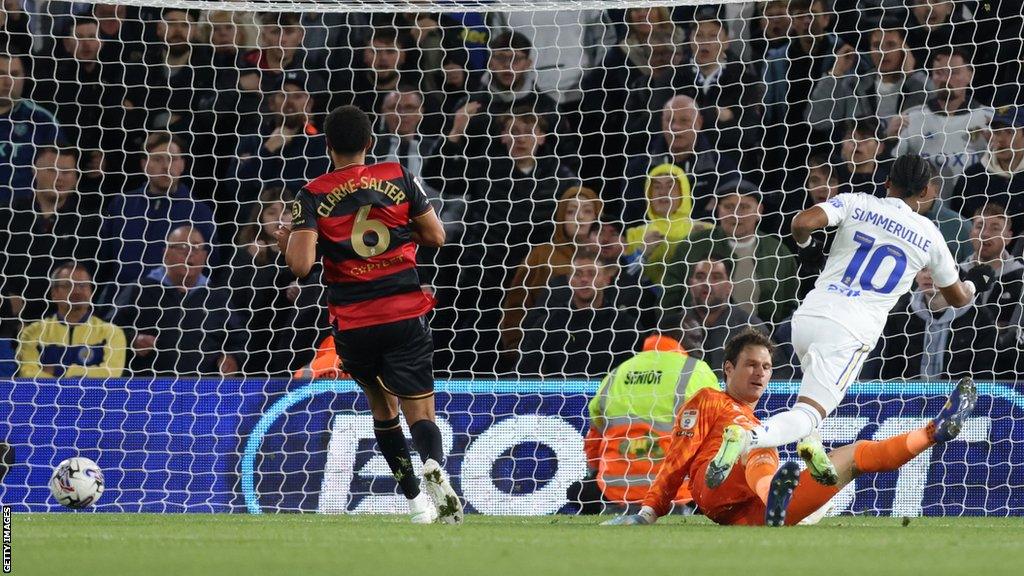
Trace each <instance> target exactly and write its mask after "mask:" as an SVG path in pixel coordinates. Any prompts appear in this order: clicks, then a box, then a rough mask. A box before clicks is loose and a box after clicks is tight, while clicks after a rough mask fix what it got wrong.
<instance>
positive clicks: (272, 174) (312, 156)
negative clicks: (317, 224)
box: [218, 71, 330, 223]
mask: <svg viewBox="0 0 1024 576" xmlns="http://www.w3.org/2000/svg"><path fill="white" fill-rule="evenodd" d="M322 89H323V84H322V83H321V82H320V79H319V77H317V76H313V75H310V74H307V73H306V72H297V71H290V72H287V73H286V74H284V77H283V83H282V85H281V86H280V88H279V90H278V91H277V92H276V93H275V94H274V95H273V96H272V97H271V98H269V102H268V106H269V114H268V117H267V119H266V122H264V125H263V127H262V129H261V130H260V135H258V136H257V135H250V136H243V137H242V138H240V139H239V143H238V161H237V162H235V163H233V165H232V166H230V167H229V168H228V177H229V178H230V182H229V184H228V186H227V188H228V191H227V193H226V194H225V195H224V196H223V197H222V198H221V202H220V203H219V205H218V208H220V209H221V210H220V214H219V215H218V216H219V220H220V221H221V222H224V223H230V222H235V221H236V220H237V209H238V206H237V205H231V203H232V202H237V203H241V204H246V203H249V202H254V201H255V200H256V199H257V197H258V196H259V192H260V189H261V188H262V187H263V186H280V187H282V188H284V189H285V190H287V191H289V192H291V193H292V194H295V193H297V192H298V191H299V190H300V189H301V188H302V187H303V186H305V185H306V183H307V182H309V181H310V180H312V179H314V178H316V177H318V176H320V175H322V174H324V173H325V172H328V171H330V161H329V159H328V158H327V140H326V139H325V138H324V136H323V134H321V133H320V130H319V129H318V128H317V126H316V124H315V123H314V122H313V115H314V113H315V112H316V108H315V101H314V99H313V96H312V95H313V94H316V93H317V92H319V91H321V90H322ZM235 186H237V188H235ZM225 204H227V205H225ZM232 212H234V213H232Z"/></svg>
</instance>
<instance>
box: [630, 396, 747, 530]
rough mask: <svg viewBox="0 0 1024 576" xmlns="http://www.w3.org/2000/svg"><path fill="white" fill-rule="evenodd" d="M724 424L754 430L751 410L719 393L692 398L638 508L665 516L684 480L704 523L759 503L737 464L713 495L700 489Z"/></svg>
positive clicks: (678, 418)
mask: <svg viewBox="0 0 1024 576" xmlns="http://www.w3.org/2000/svg"><path fill="white" fill-rule="evenodd" d="M730 424H739V425H740V426H743V427H744V428H746V429H750V428H753V427H754V426H756V425H758V424H760V421H759V420H758V419H757V417H756V416H754V410H753V409H752V408H751V407H749V406H747V405H746V404H744V403H742V402H739V401H738V400H735V399H734V398H733V397H732V396H729V395H728V394H726V393H725V392H721V391H719V390H715V389H712V388H705V389H703V390H701V391H700V392H698V393H697V394H696V395H694V397H693V398H691V399H690V401H689V402H687V403H686V404H685V405H683V407H682V409H681V410H680V411H679V413H678V414H677V415H676V423H675V426H674V428H673V431H672V444H671V446H670V448H669V451H668V454H667V455H666V456H665V460H664V462H663V464H662V467H661V470H660V471H659V472H658V477H657V478H656V479H655V480H654V484H652V485H651V489H650V490H649V491H648V492H647V496H646V497H645V498H644V505H645V506H650V507H651V508H654V510H655V512H657V513H658V516H664V515H666V514H668V512H669V510H670V509H671V507H672V499H673V498H674V497H675V495H676V492H678V491H679V486H680V485H681V484H682V483H683V482H684V481H686V479H687V478H689V482H690V491H691V493H692V494H693V499H694V501H695V502H696V503H697V506H699V507H700V509H701V510H702V511H703V512H704V513H705V514H706V515H707V516H708V517H710V518H715V517H718V516H721V515H723V514H726V513H728V511H729V510H730V509H733V508H735V507H736V506H737V505H740V504H744V503H747V502H750V501H751V500H752V499H753V500H757V501H760V498H758V496H757V494H755V493H754V492H753V491H752V490H751V489H750V488H749V487H748V486H747V482H746V477H745V472H744V467H743V465H742V464H739V463H737V464H736V465H735V466H734V467H733V470H732V472H731V473H730V474H729V478H727V479H726V481H725V483H723V484H722V485H721V486H719V487H718V488H716V489H715V490H711V489H709V488H708V487H707V486H706V485H705V484H704V472H705V470H706V469H707V466H708V462H710V461H711V459H712V458H714V457H715V454H716V453H717V452H718V448H719V447H720V446H721V445H722V431H723V430H724V429H725V427H726V426H728V425H730Z"/></svg>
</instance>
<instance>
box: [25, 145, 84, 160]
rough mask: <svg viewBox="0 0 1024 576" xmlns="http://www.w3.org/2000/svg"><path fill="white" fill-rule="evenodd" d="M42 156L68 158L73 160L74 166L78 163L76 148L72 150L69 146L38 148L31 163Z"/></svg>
mask: <svg viewBox="0 0 1024 576" xmlns="http://www.w3.org/2000/svg"><path fill="white" fill-rule="evenodd" d="M43 154H53V155H54V156H57V157H60V156H70V157H71V158H74V160H75V164H77V163H78V148H72V147H70V146H40V147H38V148H36V153H35V156H33V162H35V161H36V160H39V157H40V156H42V155H43Z"/></svg>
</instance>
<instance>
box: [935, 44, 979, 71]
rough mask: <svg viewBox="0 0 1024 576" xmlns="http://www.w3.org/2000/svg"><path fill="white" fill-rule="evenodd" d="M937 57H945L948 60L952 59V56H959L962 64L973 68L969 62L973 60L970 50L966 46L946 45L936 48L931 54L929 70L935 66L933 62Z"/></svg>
mask: <svg viewBox="0 0 1024 576" xmlns="http://www.w3.org/2000/svg"><path fill="white" fill-rule="evenodd" d="M939 56H945V57H946V58H949V59H952V58H953V57H954V56H959V57H960V58H961V59H963V61H964V64H966V65H968V66H972V67H973V63H972V62H971V60H972V59H973V58H972V54H971V50H970V49H969V48H967V47H966V46H952V45H946V46H941V47H938V48H936V49H935V50H934V51H933V52H932V54H931V59H930V61H929V62H928V67H929V68H931V67H932V66H935V60H936V59H938V57H939Z"/></svg>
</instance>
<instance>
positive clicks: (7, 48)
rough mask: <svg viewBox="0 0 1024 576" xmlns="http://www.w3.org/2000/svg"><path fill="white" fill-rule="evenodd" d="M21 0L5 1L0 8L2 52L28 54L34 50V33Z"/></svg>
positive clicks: (0, 45)
mask: <svg viewBox="0 0 1024 576" xmlns="http://www.w3.org/2000/svg"><path fill="white" fill-rule="evenodd" d="M21 4H22V3H21V2H4V9H3V10H0V52H2V53H7V54H13V55H17V56H20V55H28V54H29V53H30V52H31V51H32V33H31V31H30V30H29V15H28V14H27V13H26V12H25V10H23V9H22V7H21Z"/></svg>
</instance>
